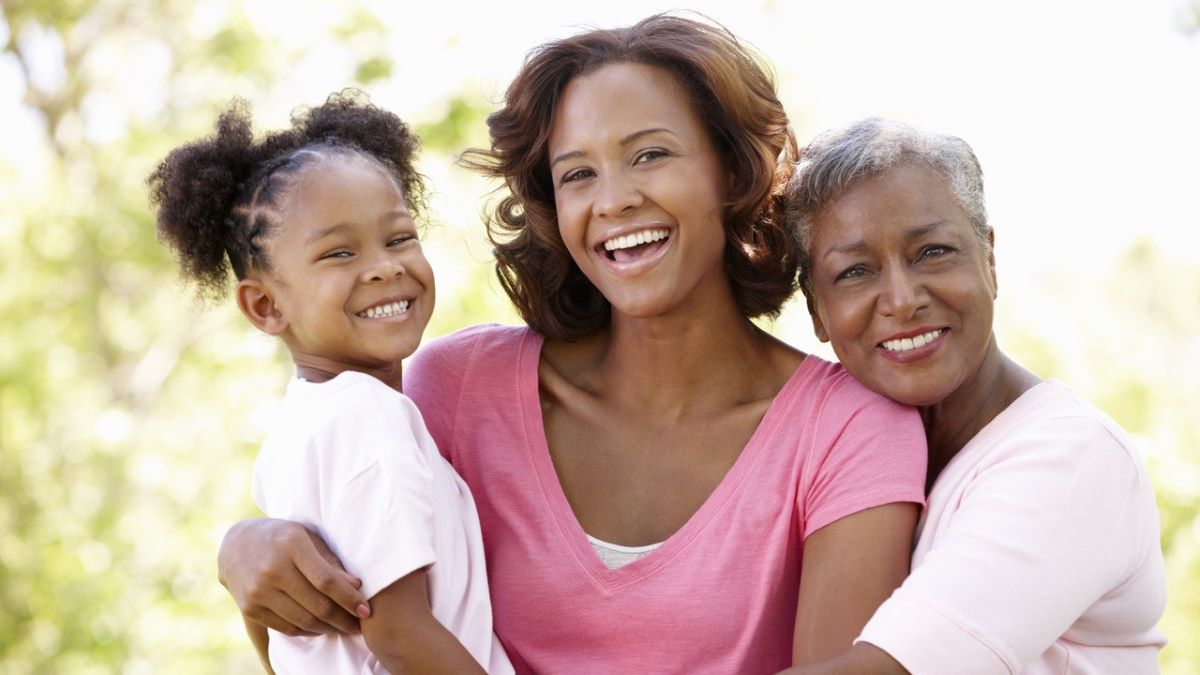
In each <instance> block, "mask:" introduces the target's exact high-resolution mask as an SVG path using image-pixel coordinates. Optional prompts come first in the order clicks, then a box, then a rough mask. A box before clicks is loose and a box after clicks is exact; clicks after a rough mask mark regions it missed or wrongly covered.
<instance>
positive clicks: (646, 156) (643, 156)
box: [633, 148, 667, 164]
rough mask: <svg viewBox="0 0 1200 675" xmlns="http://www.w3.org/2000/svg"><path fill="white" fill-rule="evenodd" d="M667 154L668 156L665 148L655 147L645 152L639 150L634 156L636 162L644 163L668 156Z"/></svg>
mask: <svg viewBox="0 0 1200 675" xmlns="http://www.w3.org/2000/svg"><path fill="white" fill-rule="evenodd" d="M666 156H667V152H666V151H665V150H660V149H658V148H654V149H652V150H645V151H643V152H639V153H638V155H637V157H634V158H633V163H634V164H644V163H645V162H649V161H651V160H655V159H658V158H659V157H666Z"/></svg>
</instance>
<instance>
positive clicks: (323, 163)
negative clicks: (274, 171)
mask: <svg viewBox="0 0 1200 675" xmlns="http://www.w3.org/2000/svg"><path fill="white" fill-rule="evenodd" d="M291 192H292V194H291V195H290V199H288V200H287V201H288V205H289V207H290V208H288V209H287V210H288V211H291V212H293V215H298V212H300V211H302V210H313V209H317V210H347V211H355V210H360V209H362V208H365V207H371V206H375V207H377V206H380V205H387V208H395V204H397V203H399V204H403V203H404V195H403V193H402V192H401V190H400V186H399V185H398V184H397V183H396V180H395V178H393V177H392V175H391V174H390V173H388V172H387V170H386V169H384V167H383V166H382V165H381V164H379V162H377V161H374V160H373V159H371V158H369V157H363V156H360V155H357V154H348V155H334V156H323V157H321V158H319V159H317V160H316V161H314V162H312V163H311V164H308V165H307V166H305V167H304V168H303V169H302V170H301V171H300V173H299V174H298V175H297V177H296V182H295V184H294V185H293V188H292V191H291ZM298 207H299V208H298Z"/></svg>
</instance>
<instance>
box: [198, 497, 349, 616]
mask: <svg viewBox="0 0 1200 675" xmlns="http://www.w3.org/2000/svg"><path fill="white" fill-rule="evenodd" d="M217 568H218V576H219V578H220V580H221V584H222V585H224V586H225V588H226V589H228V590H229V594H230V595H232V596H233V599H234V601H235V602H237V605H238V609H240V610H241V612H242V615H243V616H244V617H245V618H247V619H249V620H250V621H253V622H254V623H257V624H261V625H263V626H266V627H268V628H273V629H275V630H277V631H279V632H280V633H283V634H285V635H316V634H318V633H338V632H340V633H357V632H358V619H359V618H366V617H368V616H370V615H371V610H370V607H368V605H367V600H366V598H364V597H363V596H362V594H361V593H359V592H358V590H357V589H358V587H359V586H360V585H361V582H359V580H358V579H356V578H355V577H353V576H351V575H350V574H349V573H347V572H346V571H345V570H343V569H342V567H341V564H340V563H339V562H338V560H337V558H335V557H334V555H333V553H331V552H330V550H329V548H328V547H327V546H326V545H325V542H323V541H321V538H320V537H318V536H316V535H315V534H313V533H312V532H310V531H309V530H308V529H306V528H304V527H303V526H301V525H298V524H296V523H292V522H289V521H286V520H272V519H269V518H252V519H248V520H243V521H241V522H239V523H237V524H236V525H234V526H233V527H231V528H229V531H228V532H226V533H225V538H224V539H223V540H222V541H221V549H220V552H219V553H218V555H217Z"/></svg>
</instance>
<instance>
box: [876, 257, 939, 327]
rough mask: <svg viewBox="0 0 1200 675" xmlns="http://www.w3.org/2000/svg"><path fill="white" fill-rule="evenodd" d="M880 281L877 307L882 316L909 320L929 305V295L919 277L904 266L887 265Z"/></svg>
mask: <svg viewBox="0 0 1200 675" xmlns="http://www.w3.org/2000/svg"><path fill="white" fill-rule="evenodd" d="M882 281H883V286H882V288H881V289H880V292H879V302H878V307H879V312H880V313H881V314H883V315H884V316H889V317H895V318H899V319H911V318H913V317H914V316H916V315H917V313H918V312H919V311H920V310H921V309H923V308H924V307H926V306H927V305H928V304H929V293H928V292H927V290H926V288H925V285H924V284H923V283H922V282H921V280H920V277H919V275H917V274H915V273H914V272H913V271H912V270H911V269H908V268H907V267H906V266H904V265H889V266H888V267H887V268H885V269H884V272H883V279H882Z"/></svg>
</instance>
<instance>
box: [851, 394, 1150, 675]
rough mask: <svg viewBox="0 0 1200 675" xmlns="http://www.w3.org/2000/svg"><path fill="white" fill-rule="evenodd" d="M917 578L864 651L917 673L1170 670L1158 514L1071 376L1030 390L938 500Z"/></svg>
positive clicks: (987, 432) (973, 449) (1133, 462)
mask: <svg viewBox="0 0 1200 675" xmlns="http://www.w3.org/2000/svg"><path fill="white" fill-rule="evenodd" d="M919 532H920V538H919V540H918V542H917V548H916V551H915V553H914V554H913V572H912V574H911V575H910V576H909V577H908V579H907V580H906V581H905V582H904V585H903V586H901V587H900V588H899V589H897V591H896V592H895V594H894V595H893V596H892V597H891V598H890V599H889V600H888V601H887V602H885V603H884V604H883V606H882V607H880V608H879V611H878V612H876V614H875V616H874V617H872V618H871V620H870V622H868V623H867V626H866V628H865V629H864V630H863V634H862V636H861V637H860V638H859V639H860V640H862V641H865V642H870V643H871V644H874V645H876V646H878V647H880V648H882V649H883V650H884V651H886V652H888V653H889V654H891V655H892V657H894V658H895V659H896V660H897V661H899V662H900V663H901V664H903V665H904V667H905V668H907V669H908V670H909V671H910V672H912V673H914V675H939V674H941V673H947V674H950V673H972V674H973V675H989V674H993V673H994V674H995V675H1009V674H1012V673H1023V674H1024V675H1035V674H1036V675H1050V674H1051V673H1079V674H1095V675H1108V674H1110V673H1120V674H1121V675H1141V674H1143V673H1157V672H1158V650H1159V649H1161V648H1162V646H1163V644H1164V643H1165V642H1166V640H1165V639H1164V637H1163V635H1162V633H1160V632H1159V631H1158V629H1157V628H1156V627H1155V624H1156V623H1157V622H1158V619H1159V618H1160V617H1161V616H1162V613H1163V609H1164V607H1165V605H1166V575H1165V573H1164V570H1163V558H1162V551H1161V550H1160V548H1159V543H1158V534H1159V529H1158V511H1157V508H1156V507H1155V503H1154V491H1153V489H1152V488H1151V485H1150V477H1149V476H1148V475H1147V473H1146V467H1145V465H1144V464H1143V463H1142V461H1141V458H1140V457H1138V454H1137V452H1136V451H1135V450H1134V448H1133V444H1132V443H1130V442H1129V439H1128V438H1127V437H1126V436H1125V434H1124V433H1122V432H1121V430H1120V428H1118V427H1117V425H1116V424H1115V423H1114V422H1113V421H1112V420H1110V419H1109V418H1108V417H1107V416H1106V415H1105V414H1104V413H1102V412H1100V411H1099V410H1098V409H1097V408H1096V407H1095V406H1093V405H1091V404H1090V403H1088V402H1086V401H1084V400H1082V399H1080V398H1079V397H1078V396H1076V395H1075V394H1073V393H1072V392H1071V391H1070V390H1068V389H1067V388H1066V387H1064V386H1063V385H1062V384H1060V383H1058V382H1043V383H1041V384H1038V385H1037V386H1035V387H1033V388H1032V389H1030V390H1029V391H1027V392H1025V394H1024V395H1022V396H1021V397H1020V398H1019V399H1017V400H1016V401H1015V402H1014V403H1013V404H1012V405H1011V406H1009V407H1008V408H1007V409H1006V410H1004V412H1002V413H1001V414H1000V415H999V416H997V417H996V419H994V420H992V422H991V423H990V424H988V426H986V427H984V429H983V430H982V431H980V432H979V433H978V434H977V435H976V436H975V438H973V439H971V441H970V442H969V443H968V444H967V445H966V446H965V447H964V448H963V449H962V450H961V451H960V452H959V453H958V455H956V456H955V457H954V459H953V460H952V461H951V462H950V464H949V465H948V466H947V467H946V470H945V471H943V472H942V475H941V476H939V477H938V479H937V482H935V483H934V485H933V490H932V491H931V492H930V493H929V508H928V509H927V511H926V512H925V514H924V516H922V523H921V525H920V526H919Z"/></svg>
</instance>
